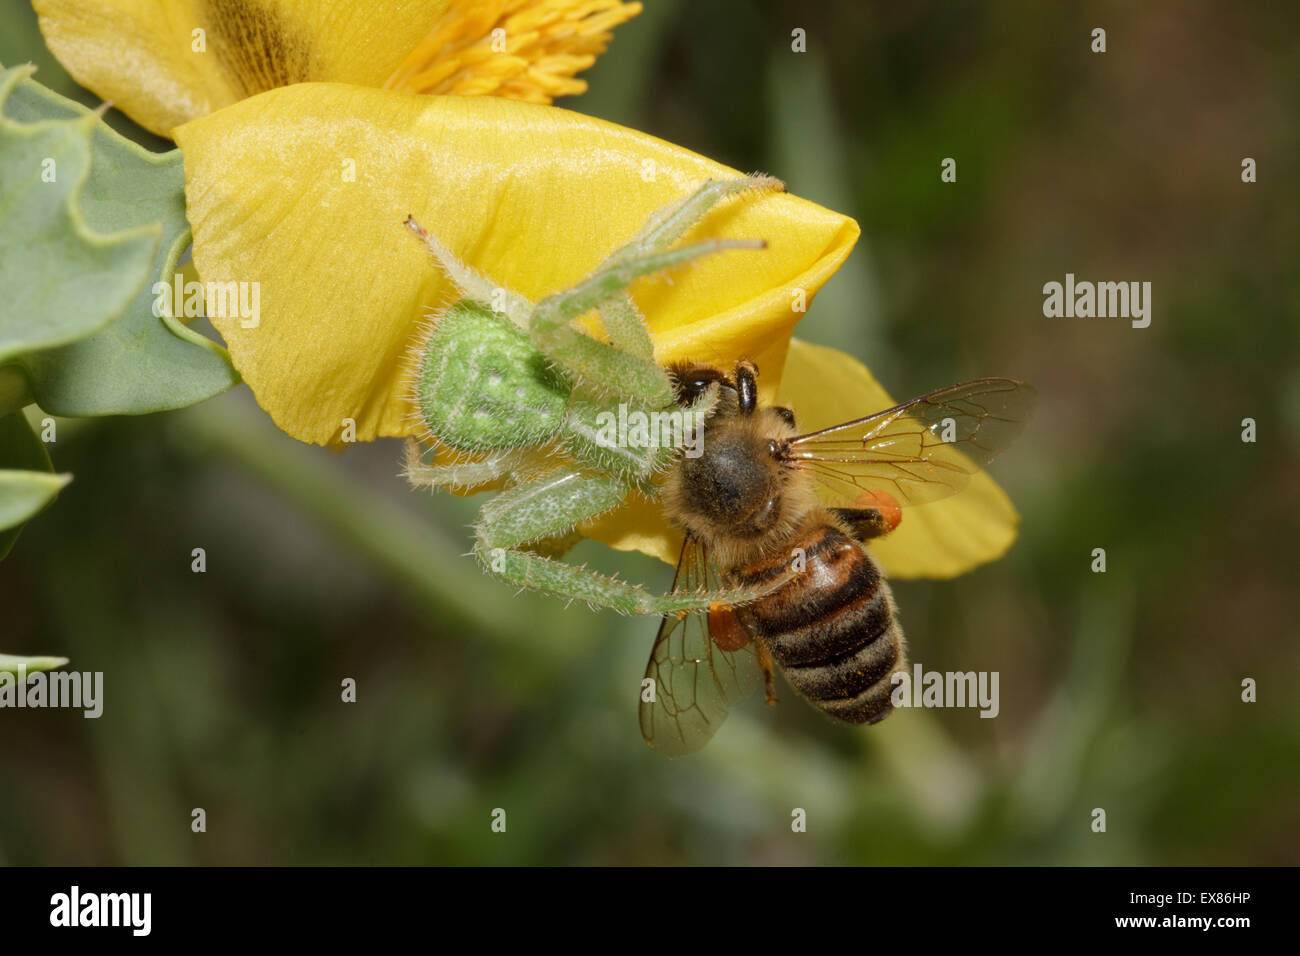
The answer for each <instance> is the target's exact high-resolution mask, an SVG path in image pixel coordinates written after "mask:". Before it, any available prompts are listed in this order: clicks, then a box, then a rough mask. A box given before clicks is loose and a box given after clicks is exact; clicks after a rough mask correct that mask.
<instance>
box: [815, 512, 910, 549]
mask: <svg viewBox="0 0 1300 956" xmlns="http://www.w3.org/2000/svg"><path fill="white" fill-rule="evenodd" d="M831 513H832V514H833V515H835V517H836V518H838V519H839V520H840V522H841V523H842V524H843V525H844V529H845V530H846V531H847V532H848V533H849V534H850V535H852V536H853V537H854V538H857V539H858V540H859V541H869V540H870V539H872V538H879V537H880V536H881V535H884V534H888V533H889V532H891V531H893V530H894V528H896V527H898V521H897V520H896V518H894V517H891V516H888V515H886V514H885V513H884V512H883V511H881V509H879V508H832V509H831Z"/></svg>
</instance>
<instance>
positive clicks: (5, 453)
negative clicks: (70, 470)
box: [0, 412, 70, 559]
mask: <svg viewBox="0 0 1300 956" xmlns="http://www.w3.org/2000/svg"><path fill="white" fill-rule="evenodd" d="M52 471H53V469H52V468H51V466H50V456H49V455H48V454H46V451H45V445H44V444H42V442H41V440H40V439H39V438H37V437H36V435H35V434H34V433H33V432H32V429H31V427H30V426H29V425H28V424H27V419H26V418H25V417H23V414H22V413H21V412H15V413H14V414H12V415H5V416H3V417H0V559H3V558H4V556H5V555H6V554H8V553H9V551H10V549H11V548H12V547H13V546H14V542H15V541H16V540H18V532H19V530H20V526H21V525H22V523H23V522H24V521H26V520H27V519H28V518H30V517H32V516H33V515H34V514H36V513H37V512H38V511H40V510H41V509H42V508H44V507H45V506H46V505H47V504H49V503H50V501H51V500H52V499H53V498H54V496H55V495H56V494H58V491H59V489H60V488H62V487H63V486H64V485H65V484H67V483H68V479H69V477H70V476H68V475H55V474H52Z"/></svg>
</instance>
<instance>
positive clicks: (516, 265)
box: [176, 84, 858, 444]
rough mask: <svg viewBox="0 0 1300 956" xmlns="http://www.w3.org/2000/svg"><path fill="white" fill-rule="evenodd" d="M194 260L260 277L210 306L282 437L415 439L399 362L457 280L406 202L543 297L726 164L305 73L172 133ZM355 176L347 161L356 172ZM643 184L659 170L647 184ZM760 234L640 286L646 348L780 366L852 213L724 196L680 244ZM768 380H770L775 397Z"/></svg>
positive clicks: (470, 258) (544, 118)
mask: <svg viewBox="0 0 1300 956" xmlns="http://www.w3.org/2000/svg"><path fill="white" fill-rule="evenodd" d="M176 139H177V142H178V144H179V145H180V146H181V148H182V150H183V151H184V154H185V170H186V197H187V200H188V210H189V217H190V222H191V225H192V226H193V228H194V261H195V263H196V264H197V266H198V270H199V274H200V275H201V276H202V277H203V279H204V280H205V281H208V282H212V281H217V282H230V281H236V282H257V283H259V284H260V286H259V287H260V300H261V321H260V325H259V326H258V327H257V328H252V329H245V328H243V327H242V326H241V322H240V319H239V318H238V317H237V316H230V317H227V318H222V317H220V316H217V317H213V324H214V325H216V327H217V328H218V330H219V331H220V332H221V334H222V335H223V336H224V337H225V339H226V342H227V344H228V346H229V348H230V352H231V355H232V357H233V359H234V362H235V365H236V367H237V368H238V369H239V371H240V373H241V374H242V375H243V376H244V379H245V380H246V381H247V382H248V384H249V385H250V386H251V387H252V389H253V392H254V394H255V395H256V396H257V399H258V401H259V402H260V403H261V405H262V407H263V408H265V409H266V410H267V411H268V412H269V413H270V414H271V416H272V418H273V419H274V420H275V422H276V424H277V425H279V426H280V428H282V429H283V430H284V431H286V432H288V433H289V434H291V435H294V436H295V437H297V438H300V439H302V440H304V441H312V442H318V443H322V444H326V443H332V442H335V441H337V440H339V438H340V437H341V431H342V429H343V427H344V420H345V419H349V418H350V419H353V420H355V422H356V437H357V439H358V440H361V441H365V440H368V439H371V438H374V437H376V436H380V435H410V434H416V433H418V432H419V428H418V427H417V424H416V422H414V421H413V420H412V418H411V414H412V407H411V405H410V403H409V402H408V399H407V387H408V383H407V371H406V362H407V357H408V354H409V353H410V351H411V349H412V346H413V345H414V344H415V343H416V342H417V341H418V338H419V335H418V328H419V325H420V323H421V322H422V321H424V320H425V313H426V312H427V311H428V310H432V309H437V308H439V307H442V306H445V305H446V304H447V303H448V302H449V301H451V299H452V298H453V296H454V294H455V293H454V291H453V289H452V287H451V286H450V284H449V283H448V282H447V280H446V279H445V277H444V276H443V274H442V272H441V271H440V270H439V269H438V268H437V267H436V266H435V264H434V263H433V262H432V260H431V259H430V258H429V257H428V255H427V253H426V252H425V250H424V249H423V247H422V246H421V245H420V244H419V243H418V242H417V241H416V240H415V239H414V238H413V237H412V236H411V234H410V232H409V230H407V229H406V228H405V227H404V226H403V225H402V222H403V220H404V219H405V218H406V217H407V214H408V213H409V214H413V215H414V216H415V217H416V219H418V220H419V221H420V222H421V223H422V224H423V225H425V226H426V227H428V228H429V229H431V230H433V231H435V232H436V233H438V234H439V235H440V237H441V238H442V239H443V241H444V242H446V243H447V245H448V246H450V248H451V249H452V250H453V251H454V252H456V253H458V254H459V255H460V256H461V257H462V258H464V259H465V260H466V261H467V262H468V263H469V264H470V265H472V266H474V267H476V268H477V269H479V270H480V271H481V272H483V273H484V274H486V275H488V276H490V277H491V278H493V279H495V280H497V281H499V282H501V283H503V284H504V285H507V286H509V287H512V288H513V289H515V290H516V291H518V292H520V293H522V294H524V295H525V296H527V297H529V298H530V299H533V300H534V301H536V300H537V299H539V298H541V297H542V296H545V295H547V294H549V293H551V292H554V291H556V290H558V289H563V288H565V287H567V286H569V285H571V284H573V283H574V282H576V281H578V280H580V279H581V278H583V277H585V276H586V275H588V274H589V273H590V272H591V271H592V270H593V268H595V266H596V265H597V264H598V263H599V261H600V260H601V259H602V258H603V257H604V256H605V255H606V254H607V253H609V252H611V251H612V250H613V249H614V248H616V247H617V246H618V245H620V244H622V243H623V242H625V241H626V240H627V239H629V238H630V237H631V236H632V235H634V234H635V233H636V231H637V230H638V229H639V228H640V226H641V225H642V224H643V223H644V221H645V219H646V218H647V217H648V216H649V214H650V213H651V212H653V211H654V210H656V209H658V208H660V207H662V206H664V205H666V204H668V203H669V202H672V201H674V200H676V199H678V198H680V197H682V196H683V195H685V194H686V193H687V192H689V191H690V190H692V189H694V188H696V187H697V186H698V185H699V184H700V183H701V182H703V181H704V180H705V179H707V178H709V177H731V176H736V175H738V173H736V172H735V171H734V170H730V169H727V168H726V167H724V166H720V165H718V164H717V163H713V162H711V161H709V160H706V159H704V158H702V157H700V156H697V155H695V154H693V153H690V152H687V151H685V150H683V149H680V148H679V147H676V146H673V145H671V144H669V143H665V142H663V141H662V140H658V139H655V138H653V137H650V136H646V135H643V134H641V133H637V132H635V131H633V130H629V129H625V128H622V127H619V126H615V125H612V124H610V123H606V122H603V121H601V120H596V119H593V118H591V117H587V116H582V115H579V114H576V113H570V112H567V111H565V110H561V109H557V108H555V107H546V106H535V105H532V104H528V103H520V102H515V101H512V100H505V99H500V98H496V97H472V98H466V97H451V96H449V97H428V96H414V95H410V94H403V93H395V92H388V91H384V90H376V89H366V88H362V87H356V86H343V85H337V84H304V85H298V86H292V87H284V88H282V89H277V90H273V91H271V92H269V93H265V94H262V95H261V96H258V97H254V98H252V99H249V100H244V101H242V102H240V103H237V104H235V105H234V106H232V107H229V108H227V109H223V110H221V111H220V112H218V113H214V114H212V115H210V116H207V117H204V118H202V119H199V120H195V121H194V122H191V123H189V124H186V125H185V126H182V127H180V128H179V129H177V130H176ZM353 170H354V171H355V175H352V172H353ZM647 179H649V180H650V181H647ZM705 235H709V236H712V235H719V236H729V237H748V238H763V239H767V240H768V241H769V243H770V245H769V246H768V248H767V249H766V250H761V251H758V250H753V251H751V250H745V251H730V252H726V253H722V254H719V255H714V256H710V257H708V258H706V259H704V260H701V261H700V262H698V263H696V264H693V265H691V266H687V267H684V268H682V269H678V270H675V271H674V272H673V273H672V274H671V275H670V276H667V277H663V276H660V277H650V278H646V279H642V280H640V281H639V282H637V283H636V284H635V285H634V286H633V287H632V294H633V297H634V299H635V300H636V301H637V303H638V304H639V305H640V306H641V308H642V311H643V313H644V314H645V315H646V316H647V321H648V324H649V326H650V329H651V333H652V335H654V336H655V338H656V341H657V343H658V346H659V350H658V355H659V358H661V359H664V360H669V359H673V358H679V357H685V356H690V357H692V358H697V359H700V360H703V361H710V362H719V363H722V364H729V363H731V362H734V361H735V359H736V358H737V357H739V356H742V355H745V356H748V357H750V358H753V359H754V360H755V361H757V362H758V363H760V367H763V368H771V369H779V368H780V367H781V364H782V362H783V359H784V353H785V348H786V344H787V341H788V339H789V335H790V331H791V329H792V328H793V326H794V323H795V320H796V319H798V318H799V316H800V313H798V312H795V311H793V310H792V307H791V306H792V303H793V302H794V290H795V289H803V290H804V291H805V292H806V294H807V296H808V297H809V299H811V297H812V295H813V294H814V293H815V292H816V291H817V289H819V288H820V287H821V284H822V283H823V282H824V281H825V280H826V278H827V277H828V276H830V274H831V273H832V272H834V270H835V268H836V267H837V266H838V265H839V264H840V262H841V261H843V259H844V257H845V256H847V255H848V253H849V250H850V249H851V248H852V246H853V243H854V241H855V240H856V239H857V236H858V228H857V224H856V223H854V222H853V220H851V219H847V218H845V217H844V216H841V215H838V214H836V213H833V212H830V211H829V210H826V209H823V208H821V207H819V206H815V205H813V204H812V203H809V202H806V201H804V200H801V199H798V198H796V197H794V196H790V195H788V194H773V193H769V194H765V195H761V196H746V197H741V198H738V199H735V200H732V201H730V202H729V203H727V204H725V205H723V206H721V207H719V208H717V209H715V210H714V211H713V212H712V213H711V214H710V215H709V216H707V217H706V218H705V220H704V221H703V222H702V223H701V224H700V225H699V226H697V227H696V229H695V230H693V231H692V233H691V234H690V235H688V236H687V239H688V240H689V239H691V238H699V237H701V236H705ZM778 378H779V376H778V375H765V376H764V377H763V386H764V388H765V390H766V391H767V393H768V394H769V395H770V394H771V393H772V391H773V390H774V389H775V386H776V384H777V379H778Z"/></svg>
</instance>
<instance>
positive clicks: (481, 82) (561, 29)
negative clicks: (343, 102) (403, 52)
mask: <svg viewBox="0 0 1300 956" xmlns="http://www.w3.org/2000/svg"><path fill="white" fill-rule="evenodd" d="M640 12H641V4H639V3H622V2H620V0H475V2H452V3H451V4H450V5H449V6H448V8H447V11H446V12H445V13H444V14H443V16H442V18H441V19H440V20H439V21H438V23H437V25H436V26H435V27H434V29H433V30H432V31H431V32H430V33H429V35H428V36H427V37H425V38H424V40H423V41H422V42H421V43H419V44H418V45H417V46H416V47H415V49H413V50H412V51H411V52H410V54H408V55H407V57H406V59H405V60H404V61H403V62H402V65H401V66H400V67H398V69H397V70H396V71H395V72H394V73H393V75H392V76H390V77H389V78H388V81H387V82H386V83H385V84H384V86H385V88H387V89H390V90H403V91H406V92H409V93H450V94H455V95H459V96H482V95H491V96H504V97H507V98H509V99H516V100H527V101H529V102H531V103H550V102H551V100H552V99H553V98H554V97H556V96H566V95H572V94H576V93H582V92H584V91H585V90H586V89H587V84H586V83H585V82H584V81H582V80H578V79H574V74H576V73H579V72H581V71H582V70H585V69H587V68H588V67H589V66H591V65H592V64H593V63H594V62H596V57H597V56H599V55H600V54H601V53H603V52H604V50H605V47H606V46H608V45H609V41H610V38H611V34H610V32H609V31H610V30H612V29H613V28H614V27H616V26H618V25H619V24H620V23H623V22H625V21H627V20H630V19H631V18H632V17H634V16H636V15H637V14H638V13H640Z"/></svg>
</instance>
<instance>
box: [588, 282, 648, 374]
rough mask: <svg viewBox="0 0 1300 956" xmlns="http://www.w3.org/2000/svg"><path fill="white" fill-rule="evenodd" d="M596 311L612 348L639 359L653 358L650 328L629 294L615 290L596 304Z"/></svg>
mask: <svg viewBox="0 0 1300 956" xmlns="http://www.w3.org/2000/svg"><path fill="white" fill-rule="evenodd" d="M596 311H597V312H599V313H600V323H601V325H603V326H605V331H606V332H607V333H608V334H609V340H610V342H612V343H613V344H614V348H616V349H618V350H619V351H620V352H626V353H627V354H628V355H632V356H635V357H636V358H639V359H645V360H647V361H652V360H653V359H654V357H655V344H654V341H653V340H652V339H651V338H650V330H649V329H648V328H647V327H646V324H645V319H643V318H641V313H640V312H638V311H637V310H636V306H635V305H633V304H632V297H631V296H629V295H628V294H627V293H626V292H617V293H615V294H614V295H612V296H610V297H609V298H608V299H606V300H605V301H604V302H602V303H600V304H599V305H598V306H596Z"/></svg>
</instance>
